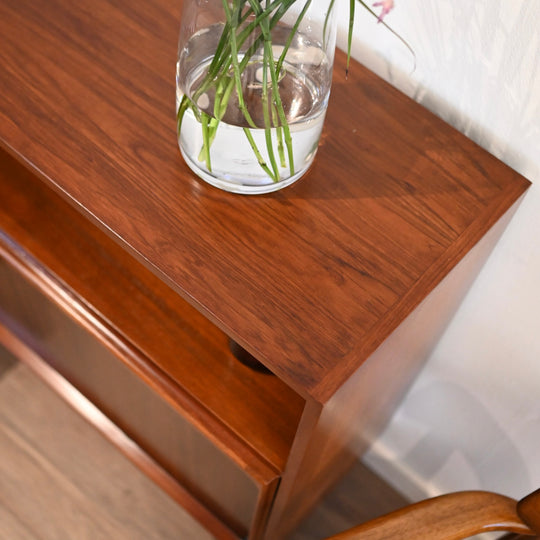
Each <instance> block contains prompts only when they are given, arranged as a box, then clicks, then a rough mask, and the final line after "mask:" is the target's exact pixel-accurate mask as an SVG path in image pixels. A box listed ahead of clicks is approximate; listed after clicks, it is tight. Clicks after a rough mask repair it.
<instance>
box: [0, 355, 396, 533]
mask: <svg viewBox="0 0 540 540" xmlns="http://www.w3.org/2000/svg"><path fill="white" fill-rule="evenodd" d="M403 504H405V501H404V500H403V499H402V498H401V496H399V495H398V494H396V493H395V492H394V491H393V490H392V489H390V488H389V487H388V486H386V484H384V483H383V482H381V481H380V480H379V479H378V478H377V477H376V476H375V475H373V474H372V473H370V471H368V470H367V469H366V468H365V467H363V466H362V465H361V464H360V463H358V464H357V465H356V466H355V467H354V468H353V470H352V471H351V473H350V474H349V475H347V477H346V478H345V479H344V480H343V481H342V482H341V483H340V484H339V485H338V486H337V487H336V489H335V490H333V491H332V493H330V494H329V496H328V497H327V498H326V499H325V500H324V501H323V502H322V503H321V504H320V505H319V506H318V507H317V509H316V511H315V512H313V514H312V515H311V516H309V517H308V518H307V519H306V520H305V522H304V523H303V524H302V525H301V527H300V528H299V530H298V531H297V532H296V533H295V534H294V535H293V537H292V539H291V540H319V539H321V538H324V537H325V536H327V535H329V534H332V533H334V532H338V531H340V530H343V529H345V528H347V527H349V526H352V525H354V524H355V523H358V522H362V521H365V520H366V519H369V518H371V517H374V516H375V515H378V514H381V513H383V512H386V511H389V510H392V509H394V508H397V507H399V506H402V505H403ZM210 538H211V537H210V535H209V534H208V533H206V532H205V531H204V530H203V529H202V528H201V527H200V526H199V525H198V524H197V523H196V522H194V521H193V520H192V519H191V517H190V516H189V515H187V514H186V513H185V512H184V511H183V510H182V509H181V508H180V507H179V506H178V505H176V504H175V503H174V502H173V501H172V500H171V499H169V498H168V497H167V496H166V495H165V494H164V493H163V492H162V491H161V490H160V489H159V488H157V487H156V486H155V485H154V484H153V483H152V482H151V481H150V480H148V479H147V478H146V477H145V476H144V475H143V474H142V473H141V472H140V471H139V470H138V469H137V468H135V467H134V466H133V465H132V464H131V463H130V462H129V461H128V460H127V459H126V458H124V456H123V455H121V454H120V453H119V452H118V451H117V450H116V449H115V448H114V447H113V446H112V445H111V444H110V443H109V442H108V441H107V440H105V439H104V438H103V437H102V436H101V435H100V434H99V433H98V432H97V431H96V430H95V429H94V428H93V427H91V426H90V425H89V424H88V423H87V422H86V421H85V420H83V419H82V418H81V417H79V415H78V414H77V413H75V412H74V411H73V410H72V409H71V408H70V407H69V406H68V405H67V404H66V403H65V402H64V401H63V400H62V399H61V398H59V397H58V396H57V395H56V394H55V393H54V392H53V391H52V390H50V389H49V388H48V387H47V386H46V385H45V384H44V383H43V382H41V380H39V379H38V378H37V377H36V376H35V375H34V374H33V373H32V372H31V371H30V370H29V368H27V367H26V366H24V365H22V364H20V363H18V362H16V361H15V360H14V359H13V358H12V357H10V356H9V355H8V354H7V353H6V352H5V351H4V350H3V349H0V540H22V539H24V540H34V539H36V540H38V539H39V540H86V539H88V540H90V539H91V540H99V539H107V540H124V539H125V540H128V539H129V540H138V539H141V540H143V539H144V540H153V539H155V540H169V539H175V540H176V539H177V540H208V539H210ZM276 540H282V539H276Z"/></svg>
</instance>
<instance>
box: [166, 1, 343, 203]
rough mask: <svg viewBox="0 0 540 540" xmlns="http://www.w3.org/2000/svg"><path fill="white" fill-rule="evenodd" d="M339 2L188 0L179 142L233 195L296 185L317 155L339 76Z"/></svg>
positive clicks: (205, 175) (180, 66) (200, 171)
mask: <svg viewBox="0 0 540 540" xmlns="http://www.w3.org/2000/svg"><path fill="white" fill-rule="evenodd" d="M333 4H334V0H307V1H306V0H247V1H246V0H184V2H183V12H182V19H181V29H180V38H179V46H178V62H177V71H176V100H177V103H176V106H177V120H178V145H179V147H180V150H181V152H182V155H183V157H184V159H185V161H186V163H187V164H188V166H189V167H190V168H191V169H192V170H193V171H194V172H195V174H197V175H198V176H199V177H201V178H202V179H204V180H205V181H207V182H209V183H210V184H212V185H214V186H217V187H219V188H221V189H225V190H227V191H232V192H236V193H244V194H255V193H268V192H271V191H275V190H277V189H281V188H283V187H285V186H288V185H290V184H292V183H293V182H294V181H295V180H297V179H298V178H300V177H301V176H302V175H303V174H304V173H305V172H306V171H307V169H308V168H309V166H310V164H311V163H312V161H313V158H314V157H315V153H316V151H317V147H318V143H319V139H320V135H321V131H322V127H323V122H324V117H325V113H326V108H327V105H328V98H329V94H330V86H331V81H332V66H333V61H334V50H335V42H336V16H335V11H337V9H334V8H333Z"/></svg>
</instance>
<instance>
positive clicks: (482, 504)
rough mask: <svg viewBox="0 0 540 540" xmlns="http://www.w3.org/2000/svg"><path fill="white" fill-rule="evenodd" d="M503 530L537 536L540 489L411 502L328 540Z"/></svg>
mask: <svg viewBox="0 0 540 540" xmlns="http://www.w3.org/2000/svg"><path fill="white" fill-rule="evenodd" d="M488 531H506V532H510V533H512V534H510V535H506V536H504V538H505V539H506V540H510V539H514V540H515V539H518V538H525V537H528V538H530V537H531V536H534V537H536V536H540V489H539V490H537V491H535V492H534V493H531V494H530V495H528V496H527V497H525V498H524V499H521V500H520V501H519V502H518V501H516V500H514V499H511V498H509V497H505V496H503V495H498V494H496V493H490V492H487V491H462V492H458V493H451V494H448V495H442V496H440V497H434V498H432V499H427V500H425V501H422V502H419V503H417V504H412V505H410V506H407V507H405V508H402V509H401V510H397V511H395V512H392V513H390V514H387V515H385V516H382V517H380V518H377V519H374V520H371V521H368V522H366V523H364V524H362V525H359V526H357V527H354V528H352V529H349V530H348V531H345V532H342V533H340V534H337V535H335V536H332V537H330V538H328V539H327V540H386V539H388V540H390V539H398V540H459V539H462V538H468V537H469V536H472V535H475V534H480V533H484V532H488Z"/></svg>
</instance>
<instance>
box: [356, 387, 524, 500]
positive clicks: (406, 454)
mask: <svg viewBox="0 0 540 540" xmlns="http://www.w3.org/2000/svg"><path fill="white" fill-rule="evenodd" d="M399 414H400V418H401V419H402V420H403V421H404V422H406V423H408V424H409V425H411V424H412V423H414V424H415V425H416V426H418V433H420V434H419V435H418V437H417V438H416V439H415V440H413V441H412V442H411V441H409V444H404V445H402V448H403V453H402V454H401V453H399V450H398V451H397V453H398V455H396V456H393V457H392V459H395V460H397V461H398V463H395V464H391V463H388V462H386V463H385V458H384V457H383V455H382V454H383V453H379V452H377V449H374V451H372V452H371V453H370V455H368V456H367V459H366V461H367V462H368V463H369V465H370V466H372V467H373V468H374V469H376V470H377V471H379V472H381V473H382V474H383V475H384V476H386V477H387V479H388V480H389V481H390V482H392V480H393V478H392V477H393V475H394V473H393V472H390V473H388V472H384V471H385V470H386V471H387V470H388V468H389V467H390V468H393V467H394V466H395V467H396V469H400V470H399V471H397V476H398V477H399V476H402V478H401V480H402V481H401V482H400V481H399V479H398V482H397V483H396V484H397V485H396V487H398V489H401V490H402V491H403V492H404V493H405V494H407V495H408V496H409V497H411V498H412V499H420V498H424V497H425V496H426V495H428V496H432V495H437V494H439V493H443V492H449V491H457V490H461V489H484V490H488V491H499V492H501V491H502V492H507V489H505V486H507V485H508V484H509V483H510V484H511V485H514V486H518V487H519V489H520V490H522V491H523V493H525V492H527V491H529V490H531V489H532V486H531V485H530V484H531V482H530V478H529V474H528V469H527V466H526V464H525V462H524V460H523V458H522V456H521V455H520V453H519V451H518V449H517V448H516V446H515V444H514V443H513V441H512V440H511V439H510V437H509V436H508V434H507V433H506V431H505V428H504V426H501V425H499V424H498V423H497V422H496V421H495V420H494V418H493V416H492V415H491V414H490V413H489V411H488V410H487V409H486V407H485V406H484V405H483V404H482V403H481V402H479V401H478V400H477V399H476V398H475V397H474V395H472V394H471V393H470V392H468V391H466V390H464V389H463V388H462V387H460V386H459V385H456V384H453V383H449V382H436V383H434V384H431V385H429V386H427V387H424V388H422V389H419V390H418V391H415V392H413V393H411V394H409V396H408V397H407V399H406V400H405V402H404V403H403V406H402V409H401V411H400V413H399ZM396 420H398V419H396ZM394 446H397V445H394ZM394 478H395V477H394ZM509 479H511V482H509ZM456 482H458V483H459V485H457V484H456ZM399 484H401V485H399ZM428 487H432V488H433V489H427V491H428V493H426V492H425V491H426V488H428ZM518 496H519V495H518Z"/></svg>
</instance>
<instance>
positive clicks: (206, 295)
mask: <svg viewBox="0 0 540 540" xmlns="http://www.w3.org/2000/svg"><path fill="white" fill-rule="evenodd" d="M180 11H181V2H166V1H165V0H149V1H148V2H144V3H133V2H129V1H128V0H115V1H112V0H95V1H93V2H91V3H90V2H76V3H75V2H68V1H67V0H4V1H3V2H2V4H1V5H0V36H2V37H1V38H0V44H1V47H0V61H1V63H2V66H3V70H2V74H1V75H0V92H1V95H2V99H1V100H0V145H2V146H3V147H4V148H6V149H8V150H9V152H11V153H12V154H13V155H15V156H17V159H19V160H21V161H24V162H25V164H26V165H27V166H28V167H30V168H32V169H34V170H36V171H38V172H39V174H40V175H41V178H42V180H43V181H45V182H46V183H47V184H49V185H51V186H53V187H54V188H55V189H57V190H58V191H59V192H60V193H61V194H62V195H63V196H64V197H66V198H67V199H68V200H69V201H70V202H71V203H72V204H73V205H74V206H75V207H76V208H77V209H78V210H79V211H80V212H82V213H84V214H85V215H86V216H89V217H90V218H91V219H92V220H93V221H94V222H95V223H98V224H99V225H100V226H101V227H102V228H103V229H104V230H105V231H106V232H107V233H108V234H109V235H111V236H112V237H113V238H115V240H117V241H118V242H119V243H120V244H121V245H122V246H124V247H125V248H127V249H128V250H129V251H130V252H131V253H132V254H134V255H135V256H136V257H138V258H139V259H140V260H141V261H142V262H143V263H144V264H145V265H146V266H147V267H148V268H150V269H151V270H152V271H153V272H155V273H156V274H157V275H158V276H159V277H160V278H161V279H162V280H163V281H164V282H166V283H167V284H169V285H170V286H171V287H173V288H174V289H175V290H176V291H178V292H179V293H180V294H181V295H182V296H183V297H184V298H186V299H187V300H188V301H189V302H191V303H192V304H193V305H194V306H195V307H196V308H197V309H199V310H200V311H201V312H202V313H203V314H204V315H205V316H207V317H208V318H210V319H211V320H212V321H214V322H215V323H216V324H217V325H218V326H219V327H220V328H221V329H222V330H224V331H225V333H226V334H227V335H229V336H231V337H232V338H234V339H235V340H236V341H237V342H238V343H240V345H242V346H243V347H245V348H246V349H247V350H248V351H249V352H251V353H252V354H254V355H255V356H256V357H257V358H259V359H260V360H261V361H262V362H263V363H264V364H265V365H266V366H268V367H269V368H270V369H271V370H272V371H273V372H274V373H276V374H277V375H278V376H279V377H280V378H282V379H283V380H284V381H286V382H287V383H288V384H290V385H291V386H292V387H293V388H294V389H296V390H297V391H298V392H299V393H300V394H302V395H303V396H311V397H313V398H314V399H317V400H319V401H325V400H327V399H328V398H329V397H330V396H331V395H332V394H333V393H334V392H335V391H336V389H337V388H339V386H340V385H341V383H342V382H343V381H344V380H346V378H347V377H348V375H349V374H350V373H352V372H353V371H354V370H355V369H356V368H357V367H358V365H360V364H361V363H362V362H363V361H364V360H365V359H366V358H367V357H368V356H369V354H370V353H371V352H373V350H374V349H375V348H376V347H377V346H378V345H379V344H380V343H381V342H382V341H383V340H384V339H385V338H386V337H387V336H388V335H389V333H390V332H391V331H392V330H393V329H394V328H396V327H397V325H398V324H399V323H400V322H401V321H402V320H403V319H404V317H405V316H406V315H407V314H408V313H410V312H411V311H412V310H413V309H414V307H415V306H416V305H418V303H419V302H420V301H421V300H422V299H423V298H424V297H425V296H426V295H427V294H428V293H429V291H430V290H431V289H432V288H433V287H434V286H435V285H436V284H437V283H438V281H440V279H442V277H443V276H444V275H446V274H447V273H448V272H449V270H450V269H451V268H452V267H453V266H454V265H455V264H456V263H457V261H458V260H459V259H460V258H461V257H462V256H463V254H464V253H465V252H466V251H467V250H468V249H469V248H470V247H471V246H472V245H473V244H474V243H475V242H476V241H477V240H478V239H479V238H480V237H481V236H482V234H483V233H484V232H485V230H486V229H487V228H489V226H491V225H492V224H493V223H494V222H495V221H496V220H497V219H498V217H499V216H500V215H501V214H502V213H503V212H504V210H505V209H506V208H508V207H509V206H510V205H511V203H512V202H513V201H514V200H515V199H516V198H517V197H518V196H519V195H520V194H521V193H522V192H523V191H524V190H525V189H526V188H527V186H528V182H527V181H526V180H525V179H523V178H522V177H520V176H519V175H518V174H517V173H515V172H513V171H512V170H510V169H509V168H508V167H506V166H505V165H503V164H502V163H501V162H499V161H498V160H496V159H495V158H493V157H492V156H491V155H489V154H488V153H487V152H485V151H483V150H482V149H480V148H479V147H478V146H476V145H475V144H473V143H472V142H470V141H469V140H467V139H466V138H465V137H464V136H462V135H460V134H459V133H457V132H456V131H455V130H453V129H452V128H450V127H449V126H447V125H446V124H444V123H443V122H442V121H441V120H439V119H437V118H436V117H434V116H433V115H432V114H430V113H428V112H427V111H425V110H424V109H423V108H421V107H420V106H418V105H416V104H414V103H412V102H411V101H410V100H409V99H407V98H406V97H404V96H403V95H401V94H400V93H399V92H398V91H396V90H395V89H393V88H391V87H390V86H389V85H387V84H385V83H383V82H382V81H381V80H380V79H378V78H377V77H375V76H374V75H372V74H371V73H369V72H368V71H367V70H366V69H364V68H362V67H361V66H360V65H359V64H356V63H355V64H354V65H353V66H352V68H351V70H350V73H351V75H350V76H349V79H348V80H347V81H346V80H345V77H344V55H343V54H342V53H339V54H338V55H337V65H336V69H335V79H334V86H333V91H332V97H331V104H330V110H329V113H328V120H327V124H326V128H325V131H324V134H323V140H322V145H321V148H320V151H319V155H318V157H317V159H316V160H315V164H314V165H313V167H312V169H311V170H310V172H309V173H308V174H307V175H306V176H305V178H304V179H302V180H301V181H300V182H298V183H297V184H295V185H294V186H292V187H290V188H288V189H286V190H284V191H282V192H278V193H275V194H272V195H268V196H261V197H251V198H250V197H242V196H237V195H231V194H228V193H224V192H221V191H219V190H217V189H215V188H212V187H209V186H207V185H205V184H204V183H202V182H200V181H199V180H197V179H196V178H195V177H194V176H193V175H192V173H190V172H189V170H188V169H187V167H186V166H185V164H184V163H183V162H182V159H181V157H180V155H179V152H178V149H177V147H176V140H175V120H174V65H175V58H176V41H177V32H178V28H179V20H180Z"/></svg>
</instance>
